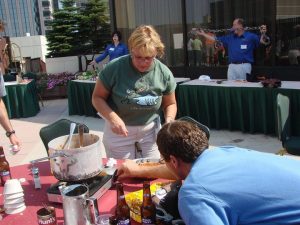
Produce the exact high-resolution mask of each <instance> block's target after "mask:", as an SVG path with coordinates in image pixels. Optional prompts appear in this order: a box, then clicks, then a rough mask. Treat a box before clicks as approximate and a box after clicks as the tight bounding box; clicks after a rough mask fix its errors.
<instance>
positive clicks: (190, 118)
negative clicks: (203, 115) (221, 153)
mask: <svg viewBox="0 0 300 225" xmlns="http://www.w3.org/2000/svg"><path fill="white" fill-rule="evenodd" d="M177 120H182V121H188V122H191V123H194V124H196V125H197V126H198V127H199V128H200V129H201V130H202V131H204V133H205V134H206V137H207V140H209V138H210V132H209V128H208V127H207V126H205V125H203V124H202V123H200V122H198V121H197V120H195V119H193V118H192V117H189V116H184V117H180V118H179V119H177Z"/></svg>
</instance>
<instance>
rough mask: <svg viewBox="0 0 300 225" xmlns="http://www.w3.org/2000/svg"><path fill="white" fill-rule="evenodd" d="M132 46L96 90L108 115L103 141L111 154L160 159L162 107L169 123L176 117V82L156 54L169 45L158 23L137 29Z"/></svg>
mask: <svg viewBox="0 0 300 225" xmlns="http://www.w3.org/2000/svg"><path fill="white" fill-rule="evenodd" d="M128 45H129V50H130V55H126V56H122V57H120V58H117V59H115V60H112V61H111V62H110V63H108V64H107V66H106V67H105V68H104V69H103V70H102V71H101V73H100V75H99V79H98V80H97V82H96V86H95V89H94V93H93V97H92V102H93V105H94V107H95V108H96V110H97V111H98V112H99V113H100V114H101V116H102V117H103V118H104V119H105V128H104V135H103V144H104V146H105V150H106V154H107V157H113V158H117V159H121V158H130V159H134V158H140V157H151V158H160V154H159V152H158V149H157V146H156V143H155V140H156V133H157V132H158V130H159V128H160V121H159V111H160V109H162V110H163V112H164V117H165V121H166V123H168V122H170V121H171V120H174V119H175V116H176V112H177V107H176V99H175V88H176V82H175V79H174V77H173V75H172V72H171V71H170V70H169V69H168V67H167V66H165V65H164V64H163V63H161V62H160V61H159V60H157V59H156V57H162V56H163V54H164V48H165V46H164V44H163V43H162V42H161V40H160V36H159V34H158V33H157V32H156V31H155V30H154V28H153V27H152V26H146V25H143V26H140V27H138V28H136V29H135V31H134V32H133V33H132V34H131V36H130V38H129V40H128ZM137 149H138V150H137Z"/></svg>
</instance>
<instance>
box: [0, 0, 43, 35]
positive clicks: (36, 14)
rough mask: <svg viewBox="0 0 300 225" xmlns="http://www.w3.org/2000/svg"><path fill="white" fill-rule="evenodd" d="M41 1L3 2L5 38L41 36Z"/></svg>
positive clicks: (1, 13) (0, 5)
mask: <svg viewBox="0 0 300 225" xmlns="http://www.w3.org/2000/svg"><path fill="white" fill-rule="evenodd" d="M39 2H40V0H1V1H0V19H1V20H3V21H4V23H5V24H6V25H5V31H4V34H2V35H3V36H10V37H22V36H26V34H27V35H29V34H30V35H41V34H42V30H41V23H40V11H39Z"/></svg>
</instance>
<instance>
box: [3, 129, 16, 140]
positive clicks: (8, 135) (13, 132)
mask: <svg viewBox="0 0 300 225" xmlns="http://www.w3.org/2000/svg"><path fill="white" fill-rule="evenodd" d="M15 133H16V131H14V130H12V131H7V132H6V133H5V135H6V137H8V138H9V137H10V136H11V135H12V134H15Z"/></svg>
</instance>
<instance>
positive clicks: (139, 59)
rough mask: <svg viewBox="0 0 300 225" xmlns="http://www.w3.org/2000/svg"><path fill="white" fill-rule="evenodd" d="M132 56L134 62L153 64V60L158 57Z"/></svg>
mask: <svg viewBox="0 0 300 225" xmlns="http://www.w3.org/2000/svg"><path fill="white" fill-rule="evenodd" d="M131 56H132V58H133V59H134V60H136V61H138V62H152V61H153V59H154V58H155V57H156V55H155V56H151V57H142V56H135V55H134V54H132V55H131Z"/></svg>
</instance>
